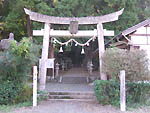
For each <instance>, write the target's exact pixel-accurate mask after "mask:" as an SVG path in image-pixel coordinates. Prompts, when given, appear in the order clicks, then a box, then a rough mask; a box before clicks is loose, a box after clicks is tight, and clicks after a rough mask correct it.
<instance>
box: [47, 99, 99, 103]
mask: <svg viewBox="0 0 150 113" xmlns="http://www.w3.org/2000/svg"><path fill="white" fill-rule="evenodd" d="M48 100H49V101H79V102H97V101H96V100H94V99H48Z"/></svg>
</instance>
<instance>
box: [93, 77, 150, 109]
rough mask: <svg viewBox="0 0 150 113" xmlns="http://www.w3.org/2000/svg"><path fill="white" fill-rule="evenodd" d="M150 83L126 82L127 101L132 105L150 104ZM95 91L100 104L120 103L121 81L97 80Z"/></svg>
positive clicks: (115, 104) (116, 104)
mask: <svg viewBox="0 0 150 113" xmlns="http://www.w3.org/2000/svg"><path fill="white" fill-rule="evenodd" d="M149 89H150V83H145V82H138V83H137V82H126V103H127V106H130V107H132V106H133V105H135V104H140V105H150V90H149ZM94 91H95V95H96V98H97V100H98V102H99V103H100V104H103V105H105V104H111V105H114V106H119V105H120V83H119V82H117V81H113V80H112V81H106V80H96V81H95V82H94Z"/></svg>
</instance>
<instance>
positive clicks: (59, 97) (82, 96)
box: [48, 95, 95, 99]
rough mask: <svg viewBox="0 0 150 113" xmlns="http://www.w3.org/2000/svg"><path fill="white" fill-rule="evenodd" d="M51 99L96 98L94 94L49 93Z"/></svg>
mask: <svg viewBox="0 0 150 113" xmlns="http://www.w3.org/2000/svg"><path fill="white" fill-rule="evenodd" d="M48 98H49V99H95V96H93V95H49V97H48Z"/></svg>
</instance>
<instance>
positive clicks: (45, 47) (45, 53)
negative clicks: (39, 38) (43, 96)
mask: <svg viewBox="0 0 150 113" xmlns="http://www.w3.org/2000/svg"><path fill="white" fill-rule="evenodd" d="M49 35H50V24H48V23H45V27H44V37H43V48H42V58H41V66H40V72H39V74H40V85H39V90H40V91H42V90H44V89H45V84H46V74H47V68H46V60H47V59H48V49H49Z"/></svg>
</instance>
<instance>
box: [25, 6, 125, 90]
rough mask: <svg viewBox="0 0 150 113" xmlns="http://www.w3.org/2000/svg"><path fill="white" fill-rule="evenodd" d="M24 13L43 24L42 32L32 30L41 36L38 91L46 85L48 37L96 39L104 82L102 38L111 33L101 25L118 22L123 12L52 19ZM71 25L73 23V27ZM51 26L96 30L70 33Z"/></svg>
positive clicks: (26, 11) (29, 12)
mask: <svg viewBox="0 0 150 113" xmlns="http://www.w3.org/2000/svg"><path fill="white" fill-rule="evenodd" d="M24 10H25V13H26V14H27V15H29V17H30V19H31V20H33V21H37V22H42V23H45V26H44V30H34V31H33V35H34V36H43V48H42V58H41V68H40V71H39V72H40V73H39V74H40V86H39V90H44V89H45V84H46V73H47V68H46V61H47V59H48V48H49V37H50V36H59V37H62V36H63V37H64V36H65V37H92V36H97V37H98V46H99V65H100V78H101V79H102V80H106V79H107V77H106V75H105V74H103V73H102V55H103V53H104V51H105V47H104V36H113V35H114V32H113V31H107V30H104V29H103V23H107V22H112V21H116V20H118V17H119V16H120V15H121V14H122V13H123V10H124V9H122V10H120V11H117V12H114V13H110V14H107V15H103V16H95V17H54V16H47V15H43V14H39V13H36V12H32V11H30V10H28V9H26V8H25V9H24ZM72 23H75V25H73V24H72ZM51 24H65V25H66V24H67V25H70V28H71V27H72V26H71V25H73V26H74V27H76V28H77V29H78V24H79V25H97V29H96V30H87V31H78V30H77V29H75V30H74V28H73V32H72V31H70V32H69V31H66V30H53V29H51V28H50V26H51Z"/></svg>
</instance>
